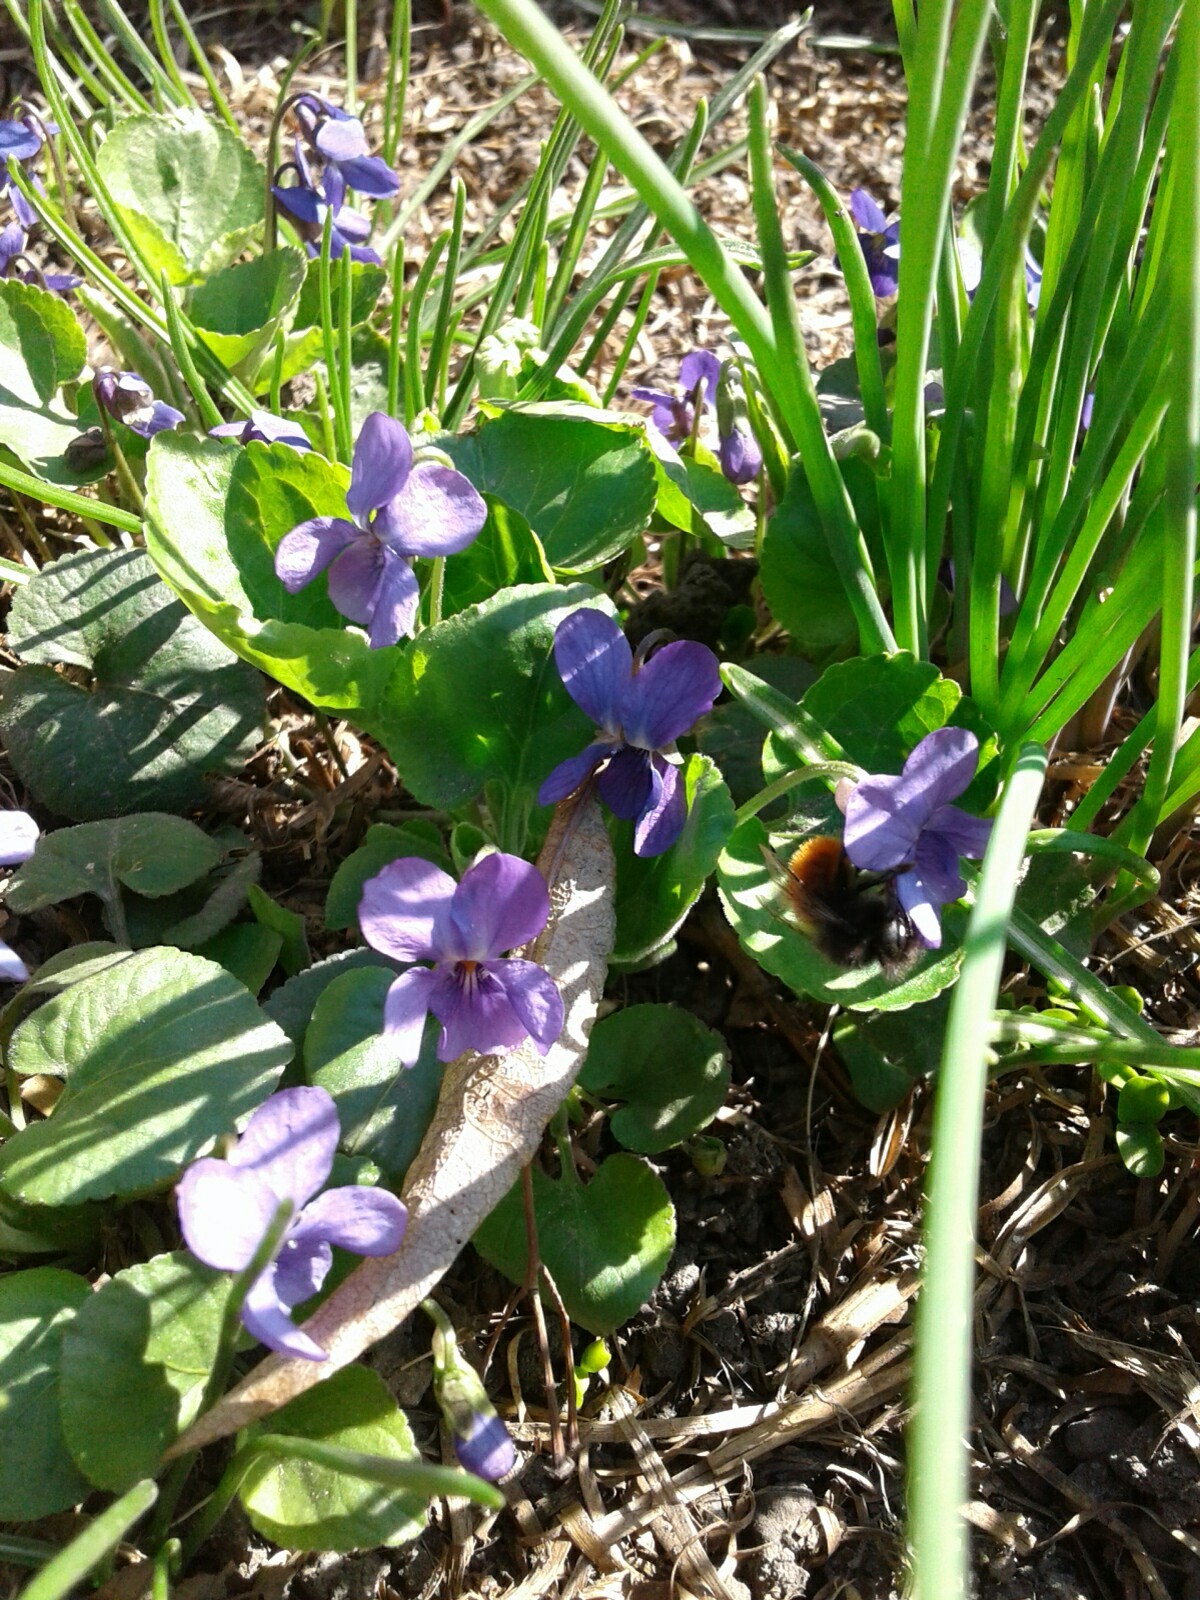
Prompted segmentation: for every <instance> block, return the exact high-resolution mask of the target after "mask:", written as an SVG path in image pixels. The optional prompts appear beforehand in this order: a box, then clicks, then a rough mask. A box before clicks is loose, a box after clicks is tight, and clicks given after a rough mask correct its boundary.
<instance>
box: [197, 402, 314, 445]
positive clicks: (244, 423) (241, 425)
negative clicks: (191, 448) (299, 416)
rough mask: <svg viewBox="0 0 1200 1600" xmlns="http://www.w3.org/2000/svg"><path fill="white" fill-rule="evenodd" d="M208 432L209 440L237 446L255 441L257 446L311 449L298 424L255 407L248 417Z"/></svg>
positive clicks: (226, 423)
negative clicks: (234, 442)
mask: <svg viewBox="0 0 1200 1600" xmlns="http://www.w3.org/2000/svg"><path fill="white" fill-rule="evenodd" d="M208 432H209V437H210V438H213V439H236V440H237V441H238V443H239V444H249V443H250V441H251V439H257V440H258V442H259V444H290V445H291V447H292V449H293V450H311V449H312V445H311V444H310V443H309V440H308V435H307V434H306V433H305V431H304V429H303V428H302V427H301V426H300V424H299V423H298V422H288V421H286V420H285V418H283V417H277V416H276V415H275V413H274V412H273V411H260V410H259V409H258V407H257V406H256V407H255V408H254V410H253V411H251V413H250V415H249V416H248V417H239V418H238V420H237V421H236V422H222V423H220V424H219V425H218V426H217V427H215V428H210V429H209V430H208Z"/></svg>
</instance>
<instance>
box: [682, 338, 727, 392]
mask: <svg viewBox="0 0 1200 1600" xmlns="http://www.w3.org/2000/svg"><path fill="white" fill-rule="evenodd" d="M720 377H721V363H720V361H719V360H718V359H717V357H716V356H715V355H713V353H712V351H711V350H689V351H688V353H687V355H686V356H684V358H683V360H682V361H681V362H680V363H679V382H680V384H681V385H682V387H683V388H684V389H685V390H686V391H687V393H688V394H689V395H691V394H693V393H694V392H695V388H696V385H697V384H698V383H700V384H703V385H704V388H703V398H704V399H705V400H707V401H708V403H709V404H710V405H712V404H713V402H714V401H715V400H716V398H717V383H718V382H719V380H720Z"/></svg>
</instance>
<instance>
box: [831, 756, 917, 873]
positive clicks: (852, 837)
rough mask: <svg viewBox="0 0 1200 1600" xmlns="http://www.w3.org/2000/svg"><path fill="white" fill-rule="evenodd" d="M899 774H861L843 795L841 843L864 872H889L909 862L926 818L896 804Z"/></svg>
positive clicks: (915, 811) (913, 810)
mask: <svg viewBox="0 0 1200 1600" xmlns="http://www.w3.org/2000/svg"><path fill="white" fill-rule="evenodd" d="M900 782H901V780H900V779H899V778H887V777H881V778H864V779H863V780H862V782H861V783H857V784H855V786H854V788H853V789H852V790H851V791H850V794H849V795H848V796H847V799H846V826H845V829H844V831H843V833H842V843H843V845H844V846H845V850H846V854H847V855H848V856H849V857H850V860H851V861H852V862H853V863H854V865H855V866H856V867H859V868H860V869H861V870H862V871H864V872H890V871H891V870H892V868H893V867H900V866H903V865H905V863H907V862H911V861H912V858H913V852H914V851H915V850H916V847H917V839H918V837H919V835H920V832H921V828H922V826H923V825H924V822H925V820H926V818H925V816H924V814H923V813H921V812H920V811H918V810H916V809H914V808H912V807H904V806H902V805H898V804H897V803H896V801H895V791H896V789H897V788H898V786H899V784H900Z"/></svg>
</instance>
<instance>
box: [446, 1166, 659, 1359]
mask: <svg viewBox="0 0 1200 1600" xmlns="http://www.w3.org/2000/svg"><path fill="white" fill-rule="evenodd" d="M533 1204H534V1212H535V1214H536V1217H537V1231H538V1247H539V1249H540V1251H541V1256H542V1260H543V1261H544V1262H545V1264H546V1266H547V1267H548V1268H549V1269H550V1274H551V1276H552V1277H553V1279H554V1282H555V1284H556V1285H557V1286H558V1292H559V1293H560V1294H561V1295H562V1298H563V1304H564V1305H565V1306H566V1308H567V1311H568V1312H569V1314H570V1317H571V1320H572V1321H573V1322H577V1323H579V1325H580V1326H581V1327H583V1328H586V1329H587V1330H588V1332H589V1333H595V1334H606V1333H612V1331H613V1330H614V1329H615V1328H619V1327H620V1326H621V1324H622V1323H623V1322H627V1321H628V1320H629V1318H630V1317H631V1316H633V1314H634V1312H635V1311H637V1309H638V1307H639V1306H641V1305H642V1304H643V1303H644V1302H645V1301H646V1300H647V1299H648V1298H649V1297H650V1295H651V1294H653V1292H654V1290H655V1288H656V1287H657V1286H658V1283H659V1280H660V1279H661V1278H662V1275H663V1273H664V1272H665V1271H666V1266H667V1262H668V1261H669V1260H670V1259H671V1251H672V1250H673V1249H674V1248H675V1209H674V1207H673V1206H672V1204H671V1198H670V1196H669V1195H668V1194H667V1191H666V1188H665V1186H664V1185H663V1182H662V1179H661V1178H659V1176H658V1175H657V1173H655V1172H652V1171H651V1169H650V1168H649V1167H648V1166H647V1165H646V1163H645V1162H644V1161H640V1160H638V1158H637V1157H636V1156H627V1155H615V1156H609V1158H608V1160H607V1161H603V1162H601V1164H600V1167H599V1169H598V1170H597V1172H596V1175H595V1177H594V1178H593V1179H592V1181H591V1182H590V1183H589V1184H588V1185H587V1186H586V1187H585V1186H584V1185H583V1184H581V1183H580V1182H579V1180H578V1179H577V1178H575V1177H574V1176H571V1177H568V1178H563V1179H560V1180H559V1181H558V1182H557V1183H556V1182H554V1181H553V1180H552V1179H550V1178H548V1177H547V1176H546V1175H545V1173H544V1172H540V1171H539V1170H538V1169H537V1168H536V1167H535V1168H534V1169H533ZM474 1242H475V1248H476V1249H477V1250H478V1251H479V1253H480V1255H481V1256H482V1257H483V1258H484V1260H485V1261H490V1262H491V1264H492V1265H493V1266H494V1267H497V1268H498V1269H499V1270H500V1271H501V1272H503V1273H504V1274H505V1276H506V1277H508V1278H511V1279H512V1281H513V1282H514V1283H524V1282H525V1281H526V1278H525V1269H526V1263H527V1260H528V1237H527V1230H526V1224H525V1210H524V1203H523V1201H522V1196H521V1185H520V1184H519V1183H518V1184H517V1185H516V1187H515V1188H513V1189H511V1190H510V1191H509V1193H508V1194H507V1195H506V1196H505V1197H504V1199H503V1200H502V1201H501V1202H500V1204H499V1205H498V1206H497V1207H496V1209H495V1210H494V1211H493V1212H492V1214H491V1216H490V1217H488V1219H487V1221H486V1222H485V1223H484V1224H483V1226H482V1227H481V1228H479V1229H477V1230H476V1233H475V1241H474Z"/></svg>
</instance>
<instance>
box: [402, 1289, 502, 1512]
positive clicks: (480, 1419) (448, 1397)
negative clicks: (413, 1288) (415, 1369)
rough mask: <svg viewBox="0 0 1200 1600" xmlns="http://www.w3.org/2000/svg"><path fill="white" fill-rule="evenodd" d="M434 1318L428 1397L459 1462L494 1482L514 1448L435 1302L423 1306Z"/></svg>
mask: <svg viewBox="0 0 1200 1600" xmlns="http://www.w3.org/2000/svg"><path fill="white" fill-rule="evenodd" d="M423 1308H424V1310H425V1312H426V1313H427V1314H428V1315H429V1316H430V1317H431V1318H432V1319H433V1324H434V1329H433V1344H432V1348H433V1394H434V1398H435V1399H436V1401H437V1403H438V1406H439V1407H440V1409H441V1413H442V1417H443V1418H444V1420H445V1423H446V1426H447V1428H449V1430H450V1436H451V1438H452V1439H453V1440H454V1454H455V1455H456V1456H457V1457H458V1464H459V1466H461V1467H462V1468H464V1470H465V1471H467V1472H473V1473H474V1474H475V1476H476V1477H477V1478H486V1479H487V1481H488V1482H489V1483H498V1482H499V1481H500V1479H501V1478H506V1477H507V1476H508V1474H509V1473H510V1472H511V1471H512V1469H513V1468H514V1467H515V1466H516V1464H517V1451H516V1446H515V1445H514V1444H513V1442H512V1439H511V1438H510V1437H509V1433H508V1429H507V1428H506V1427H505V1426H504V1423H503V1422H502V1421H501V1420H500V1417H499V1415H498V1414H497V1412H496V1408H495V1406H494V1405H493V1404H492V1402H491V1401H490V1400H489V1399H488V1397H487V1390H486V1389H485V1388H484V1387H483V1381H482V1379H481V1378H480V1376H479V1374H478V1373H477V1372H476V1371H475V1368H474V1367H473V1366H472V1365H471V1364H470V1362H469V1361H466V1360H464V1358H463V1355H462V1352H461V1351H460V1350H459V1348H458V1342H457V1340H456V1339H455V1337H454V1328H453V1327H452V1325H451V1323H450V1319H449V1318H448V1317H447V1316H446V1313H445V1312H444V1311H443V1310H442V1308H441V1307H440V1306H439V1305H438V1304H437V1302H436V1301H433V1300H426V1301H424V1302H423Z"/></svg>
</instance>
